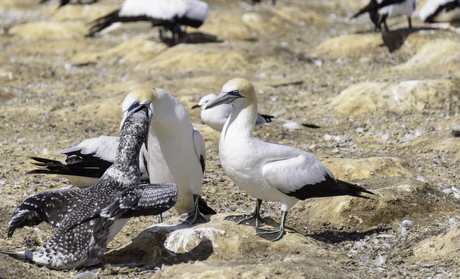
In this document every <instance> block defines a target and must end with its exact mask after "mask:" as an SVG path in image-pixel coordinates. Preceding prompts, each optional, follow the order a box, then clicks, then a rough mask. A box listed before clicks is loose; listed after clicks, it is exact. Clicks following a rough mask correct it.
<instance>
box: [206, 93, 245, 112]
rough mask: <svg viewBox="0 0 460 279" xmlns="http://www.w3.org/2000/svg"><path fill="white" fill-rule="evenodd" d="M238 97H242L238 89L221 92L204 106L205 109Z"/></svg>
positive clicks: (227, 102) (229, 101) (228, 102)
mask: <svg viewBox="0 0 460 279" xmlns="http://www.w3.org/2000/svg"><path fill="white" fill-rule="evenodd" d="M238 98H243V96H241V95H240V93H238V91H231V92H222V93H220V95H219V96H217V98H216V99H215V100H214V101H212V102H211V103H209V104H208V105H207V106H206V108H205V110H206V109H210V108H213V107H216V106H218V105H222V104H230V103H231V102H233V101H235V100H236V99H238Z"/></svg>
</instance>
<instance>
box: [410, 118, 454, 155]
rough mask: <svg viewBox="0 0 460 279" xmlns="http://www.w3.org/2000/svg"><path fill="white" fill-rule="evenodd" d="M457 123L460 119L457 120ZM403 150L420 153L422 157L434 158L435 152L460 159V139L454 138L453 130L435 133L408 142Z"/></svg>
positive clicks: (447, 129)
mask: <svg viewBox="0 0 460 279" xmlns="http://www.w3.org/2000/svg"><path fill="white" fill-rule="evenodd" d="M457 123H459V122H458V118H457ZM402 148H406V149H410V150H413V152H416V150H417V151H418V153H420V155H419V156H421V157H428V158H432V156H433V155H432V153H431V152H433V151H436V152H437V153H438V154H440V153H441V154H451V156H453V158H455V159H460V153H459V152H458V150H460V139H459V138H455V137H454V136H452V128H450V127H449V128H446V129H442V130H437V131H433V132H430V133H426V134H424V135H421V136H419V137H417V138H415V139H413V140H411V141H407V142H406V143H405V144H404V146H403V147H402Z"/></svg>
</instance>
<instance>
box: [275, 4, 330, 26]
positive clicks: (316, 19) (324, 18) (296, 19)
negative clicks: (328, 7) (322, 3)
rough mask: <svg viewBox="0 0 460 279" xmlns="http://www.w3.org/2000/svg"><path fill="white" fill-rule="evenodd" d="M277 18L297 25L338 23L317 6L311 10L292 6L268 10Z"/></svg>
mask: <svg viewBox="0 0 460 279" xmlns="http://www.w3.org/2000/svg"><path fill="white" fill-rule="evenodd" d="M267 9H270V11H271V12H273V13H275V14H276V15H277V16H279V17H281V18H283V19H284V20H287V21H289V22H292V23H293V24H296V25H304V24H307V25H308V26H311V25H325V24H332V23H335V22H336V21H335V20H334V19H332V18H331V17H330V16H329V15H328V14H327V13H325V12H324V11H322V10H321V9H319V8H318V7H317V6H316V7H315V6H314V5H312V7H310V9H302V10H301V9H298V8H296V7H290V6H279V7H278V6H277V7H271V8H267Z"/></svg>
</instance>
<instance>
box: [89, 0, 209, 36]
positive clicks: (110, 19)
mask: <svg viewBox="0 0 460 279" xmlns="http://www.w3.org/2000/svg"><path fill="white" fill-rule="evenodd" d="M207 16H208V4H207V3H206V2H203V1H199V0H126V1H125V2H123V4H121V6H120V8H118V9H117V10H116V11H114V12H113V13H110V14H108V15H106V16H104V17H101V18H98V19H96V20H94V25H93V26H92V27H91V29H90V33H89V34H88V35H87V36H94V35H95V34H96V33H98V32H101V31H102V30H104V29H106V28H108V27H109V26H111V25H112V24H114V23H116V22H131V21H150V22H151V23H152V26H163V27H164V28H166V29H168V30H170V31H171V32H172V33H173V37H174V38H173V40H176V38H175V35H177V36H178V38H177V40H178V41H180V40H183V39H185V38H186V34H185V32H183V30H182V29H181V26H191V27H195V28H198V27H200V26H201V24H203V22H204V21H205V20H206V17H207ZM160 38H161V39H163V33H162V32H161V31H160Z"/></svg>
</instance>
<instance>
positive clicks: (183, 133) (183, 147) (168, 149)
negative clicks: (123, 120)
mask: <svg viewBox="0 0 460 279" xmlns="http://www.w3.org/2000/svg"><path fill="white" fill-rule="evenodd" d="M136 102H139V103H141V104H145V103H147V102H151V103H152V104H153V108H154V109H153V118H152V121H151V123H150V130H149V136H148V139H147V146H146V149H143V152H144V157H145V158H146V161H147V171H148V173H149V178H150V183H168V182H171V183H174V184H176V185H177V187H178V188H179V197H178V199H177V203H176V205H175V207H174V208H175V209H176V212H177V213H178V214H183V213H189V215H188V217H187V219H186V220H185V221H184V223H186V224H194V223H198V222H205V221H206V219H205V218H204V217H203V216H202V215H201V214H200V211H201V212H202V213H204V214H206V215H208V214H215V213H216V212H215V211H214V210H213V209H211V208H209V207H208V206H207V205H206V203H205V202H204V200H203V199H201V198H200V193H201V185H202V181H203V173H204V169H205V163H206V146H205V144H204V139H203V136H202V135H201V134H200V132H198V131H196V130H194V129H193V125H192V121H191V120H190V116H189V115H188V113H187V110H186V109H185V108H184V106H183V105H182V104H181V103H180V102H179V101H178V100H177V99H176V98H174V97H173V96H171V95H170V94H169V93H168V92H166V91H165V90H163V89H158V88H157V89H145V88H138V89H135V90H133V91H132V92H131V93H129V94H128V96H126V98H125V100H124V101H123V104H122V109H123V112H124V113H126V111H127V109H128V108H129V107H130V106H131V105H132V104H133V103H136Z"/></svg>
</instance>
